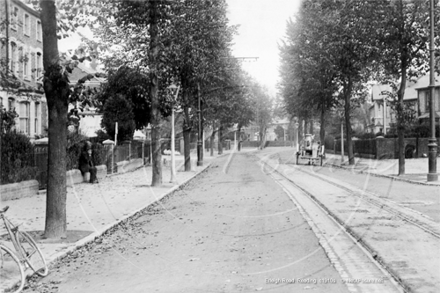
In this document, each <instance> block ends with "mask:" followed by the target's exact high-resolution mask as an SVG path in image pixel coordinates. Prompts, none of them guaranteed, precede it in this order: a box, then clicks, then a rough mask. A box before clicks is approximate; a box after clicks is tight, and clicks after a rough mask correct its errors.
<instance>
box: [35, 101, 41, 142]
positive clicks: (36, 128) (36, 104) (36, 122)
mask: <svg viewBox="0 0 440 293" xmlns="http://www.w3.org/2000/svg"><path fill="white" fill-rule="evenodd" d="M39 114H40V103H35V124H34V133H35V134H40V132H39V131H38V129H39V127H38V117H40V115H39Z"/></svg>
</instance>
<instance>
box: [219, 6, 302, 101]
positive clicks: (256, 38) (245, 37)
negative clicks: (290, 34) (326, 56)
mask: <svg viewBox="0 0 440 293" xmlns="http://www.w3.org/2000/svg"><path fill="white" fill-rule="evenodd" d="M227 2H228V6H229V11H228V18H229V21H230V24H231V25H240V27H239V28H238V35H237V36H236V37H235V39H234V46H233V54H234V56H235V57H258V59H257V61H253V62H243V68H244V69H245V70H246V71H248V72H249V73H250V74H251V75H252V76H254V77H255V78H256V79H257V80H258V81H259V82H260V83H262V84H264V85H266V86H267V87H268V89H269V90H270V93H271V94H272V95H275V93H276V84H277V82H278V80H279V73H278V67H279V64H280V62H279V50H278V44H279V43H280V40H281V39H282V38H284V36H285V34H286V27H287V25H286V23H287V20H288V19H289V18H293V16H294V15H295V14H296V12H297V11H298V8H299V5H300V0H227Z"/></svg>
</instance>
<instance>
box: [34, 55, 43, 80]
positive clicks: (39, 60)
mask: <svg viewBox="0 0 440 293" xmlns="http://www.w3.org/2000/svg"><path fill="white" fill-rule="evenodd" d="M42 60H43V59H42V58H41V53H40V52H38V53H37V64H36V66H35V67H36V69H37V70H36V72H37V73H36V76H37V79H38V78H39V77H40V76H41V75H42V72H43V66H42Z"/></svg>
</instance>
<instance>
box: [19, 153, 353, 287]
mask: <svg viewBox="0 0 440 293" xmlns="http://www.w3.org/2000/svg"><path fill="white" fill-rule="evenodd" d="M293 281H294V282H293ZM315 281H316V283H314V282H315ZM320 281H321V282H320ZM256 291H265V292H301V291H307V292H309V291H312V292H335V293H336V292H338V293H339V292H341V293H343V292H348V289H347V287H346V285H344V284H343V283H342V281H341V277H340V276H339V274H338V272H337V271H336V270H335V268H334V267H333V266H332V265H331V263H330V261H329V259H328V257H327V255H326V254H325V252H324V250H323V249H322V247H321V246H320V245H319V243H318V239H317V238H316V236H315V234H314V233H313V231H312V230H311V227H310V226H309V225H308V224H307V222H306V221H305V220H304V218H303V217H302V215H301V214H300V212H299V211H298V209H297V207H296V205H295V204H294V203H293V202H292V200H291V199H290V198H289V196H287V194H286V193H285V191H284V190H283V189H282V188H281V187H280V185H278V184H277V183H275V182H274V180H273V179H272V178H271V177H269V176H268V175H266V174H265V173H264V172H263V171H262V169H261V168H260V166H259V165H258V164H257V159H256V158H255V156H253V155H251V154H238V155H235V156H233V157H223V158H221V159H218V160H217V161H215V162H214V164H213V165H212V166H211V167H210V168H209V169H208V170H207V171H206V172H205V173H203V174H202V175H200V176H199V177H198V178H197V179H195V180H193V181H191V183H189V184H188V185H187V186H186V187H185V188H183V189H182V190H180V191H177V192H175V193H174V194H172V195H171V196H169V197H168V198H166V199H165V200H163V201H162V202H161V203H160V204H158V205H156V206H154V207H153V208H151V209H149V210H148V211H146V212H145V213H144V214H143V215H141V216H139V217H138V218H136V219H132V221H131V222H129V223H127V224H125V225H123V226H120V227H119V228H118V229H116V230H115V231H112V232H110V233H108V234H107V235H105V237H103V238H102V239H100V240H98V241H97V242H96V243H95V244H93V245H89V246H87V247H85V248H82V249H81V250H79V251H77V252H75V253H73V254H72V255H71V256H69V257H67V258H66V259H64V260H62V261H61V262H59V263H57V264H55V266H54V267H52V268H51V273H50V275H49V276H48V277H46V278H44V279H41V280H38V279H36V280H33V281H31V286H30V287H29V288H27V289H26V290H25V291H24V292H28V293H29V292H65V293H69V292H94V293H98V292H256Z"/></svg>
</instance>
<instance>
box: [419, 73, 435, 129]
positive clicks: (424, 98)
mask: <svg viewBox="0 0 440 293" xmlns="http://www.w3.org/2000/svg"><path fill="white" fill-rule="evenodd" d="M429 84H430V77H429V75H425V76H423V77H421V78H419V79H418V80H417V82H416V84H415V85H414V87H413V89H414V91H415V95H417V100H418V108H417V114H418V115H417V116H418V119H419V122H420V123H428V122H429V110H430V107H429V104H430V97H431V92H430V91H431V89H430V87H429ZM434 111H435V116H436V118H437V119H438V117H440V75H438V74H437V75H434Z"/></svg>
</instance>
